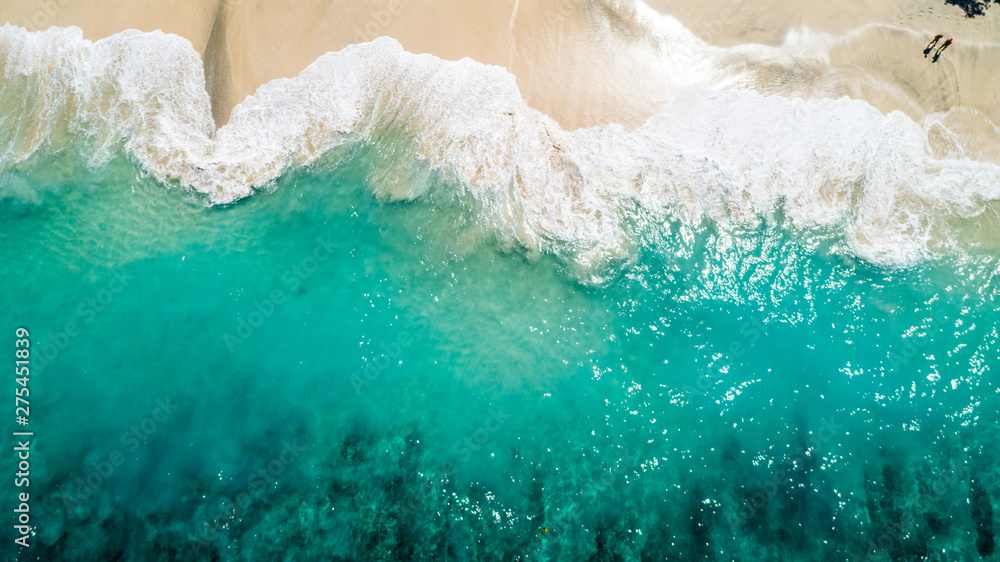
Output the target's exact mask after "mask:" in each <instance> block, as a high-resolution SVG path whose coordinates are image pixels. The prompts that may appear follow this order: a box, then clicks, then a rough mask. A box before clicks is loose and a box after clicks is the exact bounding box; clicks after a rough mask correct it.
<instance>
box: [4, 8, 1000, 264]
mask: <svg viewBox="0 0 1000 562" xmlns="http://www.w3.org/2000/svg"><path fill="white" fill-rule="evenodd" d="M674 23H675V25H676V26H679V24H676V22H674ZM663 29H665V30H666V31H663V33H669V28H668V27H664V28H663ZM680 29H682V30H683V27H680ZM678 33H687V32H686V30H684V31H682V32H678ZM683 39H684V40H683V41H681V42H680V43H682V44H684V45H685V49H687V50H688V51H691V49H695V50H697V49H703V50H704V57H703V58H705V59H706V60H707V59H709V58H710V57H711V56H712V48H710V47H708V46H706V45H704V44H702V43H700V42H692V40H691V37H690V36H689V35H685V36H684V37H683ZM670 44H671V43H670V42H669V41H666V42H665V43H664V45H667V47H669V45H670ZM696 55H697V53H693V54H692V52H687V56H688V57H694V56H696ZM664 56H665V57H666V58H667V60H669V57H670V53H669V48H668V49H667V52H666V53H665V55H664ZM705 76H707V73H704V72H692V73H689V74H688V75H685V76H683V77H682V78H679V79H678V82H677V83H675V84H672V85H670V86H671V87H674V88H677V89H678V91H680V93H679V95H677V96H676V97H675V98H674V99H673V101H671V102H670V103H668V104H667V106H666V107H664V108H663V110H662V111H661V112H660V113H659V114H658V115H656V116H654V117H653V118H652V119H650V120H649V121H648V122H647V123H646V124H645V125H644V126H642V127H640V128H639V129H637V130H635V131H633V132H631V133H626V132H625V131H624V130H623V129H622V128H621V127H619V126H601V127H594V128H590V129H584V130H579V131H575V132H572V133H567V132H565V131H563V130H562V129H560V127H559V126H558V124H557V123H556V122H555V121H554V120H552V119H551V118H549V117H547V116H545V115H543V114H541V113H540V112H538V111H535V110H533V109H531V108H529V107H528V106H527V104H526V103H525V102H524V100H523V99H522V97H521V95H520V92H519V91H518V88H517V85H516V83H515V81H514V77H513V76H512V75H510V74H509V73H507V72H506V71H505V70H503V69H501V68H497V67H490V66H485V65H482V64H479V63H477V62H474V61H471V60H468V59H464V60H461V61H457V62H448V61H443V60H440V59H437V58H435V57H433V56H430V55H413V54H409V53H406V52H405V51H403V49H402V47H401V46H400V45H399V44H398V43H397V42H395V41H394V40H392V39H388V38H381V39H378V40H376V41H374V42H371V43H366V44H363V45H355V46H351V47H348V48H346V49H344V50H343V51H340V52H337V53H330V54H327V55H324V56H323V57H320V58H319V59H318V60H317V61H316V62H315V63H313V64H312V65H311V66H310V67H308V68H307V69H306V70H305V71H303V72H302V73H301V74H300V75H299V76H298V77H296V78H294V79H281V80H275V81H273V82H271V83H268V84H265V85H264V86H262V87H261V88H260V89H259V90H258V91H257V93H256V94H255V95H253V96H251V97H249V98H247V100H246V101H245V102H244V103H242V104H241V105H239V106H237V107H236V108H235V109H234V110H233V112H232V116H231V119H230V122H229V123H228V124H227V125H225V126H224V127H221V128H220V129H218V131H215V130H214V129H215V127H214V124H213V122H212V117H211V109H210V101H209V98H208V95H207V94H206V91H205V84H204V75H203V69H202V65H201V60H200V58H199V56H198V55H197V53H196V52H195V51H194V50H193V49H192V47H191V45H190V43H188V42H187V41H186V40H184V39H182V38H180V37H177V36H173V35H167V34H163V33H159V32H157V33H139V32H135V31H130V32H125V33H121V34H118V35H115V36H113V37H110V38H108V39H104V40H101V41H97V42H90V41H87V40H84V39H83V38H82V34H81V32H80V30H79V29H76V28H70V29H50V30H48V31H45V32H41V33H29V32H27V31H25V30H23V29H20V28H16V27H10V26H8V27H4V28H2V29H0V77H2V80H3V88H2V90H0V108H3V112H2V115H0V131H3V133H2V136H0V141H2V143H3V144H2V145H0V151H2V153H0V171H2V170H3V169H5V168H8V167H10V166H12V165H15V164H16V163H18V162H20V161H23V160H25V159H26V158H28V157H29V156H30V155H31V154H32V153H33V152H35V151H36V150H38V149H39V148H40V147H42V146H44V145H45V144H46V143H47V144H48V145H50V146H51V147H52V148H55V149H59V148H63V147H66V146H69V145H71V144H73V143H76V144H77V145H79V144H81V143H82V146H83V147H84V152H85V155H86V157H87V158H88V159H89V162H90V163H91V164H92V165H101V164H102V163H103V162H105V161H106V160H107V159H108V158H109V157H110V155H111V154H113V151H114V150H116V149H117V148H119V147H122V146H123V147H124V149H125V150H126V151H127V153H128V154H129V155H130V156H131V157H132V158H134V159H135V160H136V161H138V162H139V163H140V164H141V165H142V166H143V167H144V168H145V169H146V170H148V171H149V172H150V173H152V174H153V175H155V176H156V177H157V178H158V179H159V180H161V181H164V182H171V181H176V182H179V183H180V184H182V185H184V186H187V187H189V188H191V189H193V190H196V191H197V192H199V193H202V194H204V195H205V196H206V198H207V199H208V201H210V202H211V203H215V204H224V203H230V202H233V201H236V200H238V199H240V198H243V197H246V196H248V195H250V194H251V193H252V192H253V191H254V190H255V189H257V188H260V187H262V186H264V185H266V184H268V183H269V182H271V181H273V180H274V179H275V178H277V177H278V176H279V175H281V174H282V173H283V172H284V171H286V170H287V169H288V168H289V167H290V166H303V165H308V164H309V163H311V162H313V161H315V160H316V159H317V158H319V157H321V156H322V155H324V154H326V153H328V152H329V151H330V150H331V149H333V148H335V147H337V146H339V145H343V144H346V143H351V142H357V141H362V140H369V141H373V142H376V143H377V142H379V138H380V136H382V135H385V134H386V131H388V130H393V131H395V132H396V133H397V134H398V133H400V132H401V133H402V134H404V135H405V136H407V137H409V138H411V139H412V141H413V144H414V146H415V147H416V152H417V154H416V156H417V158H418V159H419V160H420V161H421V163H422V165H423V166H425V167H429V168H434V169H437V170H440V171H441V172H442V174H443V175H444V177H446V178H448V179H449V180H451V181H450V182H449V183H450V184H454V185H456V186H458V188H459V189H461V190H464V191H465V192H467V194H468V195H470V196H472V197H474V198H475V200H476V201H478V202H479V205H480V209H481V211H480V212H481V219H482V220H483V221H484V223H485V224H487V225H488V228H490V229H491V230H492V231H493V232H495V233H496V235H497V236H499V237H500V238H501V239H505V240H507V241H509V242H513V243H517V244H520V245H522V246H524V247H526V248H528V249H529V250H532V251H536V252H537V251H541V252H553V253H557V254H559V255H561V256H563V257H564V258H566V260H567V262H568V263H570V264H571V265H572V266H573V267H576V268H579V271H580V274H581V275H582V276H583V277H584V278H588V277H592V276H596V275H599V274H600V272H601V271H603V269H604V268H605V267H606V266H607V264H609V263H615V262H616V261H618V260H621V259H628V258H629V256H630V255H631V253H632V252H633V251H634V250H633V249H632V248H633V247H634V245H635V234H634V233H631V232H628V231H627V227H626V226H625V221H624V215H625V210H626V209H629V208H633V207H635V206H636V205H638V206H639V207H640V208H642V209H644V210H645V211H646V212H648V213H650V214H651V215H652V216H654V217H661V218H666V217H671V218H674V219H679V220H683V221H686V222H689V223H698V222H700V221H702V220H704V219H706V218H707V219H710V220H713V221H716V222H718V223H721V224H732V223H737V224H743V223H747V222H753V221H757V220H759V219H760V217H761V216H764V215H768V214H769V213H771V212H772V211H773V210H774V209H775V208H776V207H777V206H781V208H782V209H783V212H784V214H785V215H786V216H788V217H790V219H791V220H792V221H793V222H794V223H795V224H797V225H800V226H802V227H805V228H810V227H825V228H830V229H841V230H842V232H843V237H844V240H845V241H846V243H847V244H848V245H849V247H850V248H851V249H852V250H853V251H854V252H855V253H856V254H857V255H859V256H861V257H864V258H866V259H869V260H873V261H876V262H879V263H886V264H909V263H913V262H915V261H918V260H921V259H924V258H926V257H927V256H929V255H931V254H933V252H935V251H938V250H941V249H945V248H948V247H950V246H952V245H954V244H955V243H956V240H955V235H954V234H953V230H954V228H953V226H952V223H951V222H950V221H952V220H955V219H965V218H968V217H975V216H976V215H978V214H980V213H982V212H983V209H984V207H985V205H986V203H987V202H990V201H996V200H997V199H1000V167H997V166H995V165H992V164H988V163H981V162H976V161H972V160H968V159H954V158H952V159H940V158H935V157H934V155H933V152H932V150H931V147H930V145H929V143H928V133H927V131H925V129H924V128H923V127H921V126H919V125H917V124H916V123H914V122H913V121H912V120H910V119H909V118H907V117H906V116H905V115H903V114H902V113H899V112H892V113H890V114H888V115H883V114H882V113H880V112H879V111H877V110H876V109H875V108H873V107H872V106H870V105H868V104H867V103H865V102H863V101H856V100H850V99H847V98H842V99H839V100H832V99H814V100H810V101H803V100H797V99H787V98H783V97H777V96H769V97H764V96H761V95H758V94H756V93H754V92H737V91H730V92H720V91H713V90H711V89H708V88H706V87H704V86H691V87H687V88H683V86H685V82H691V81H695V80H697V79H698V78H699V77H705ZM716 78H718V77H716ZM21 100H25V101H27V103H23V102H22V101H21ZM12 108H17V109H16V110H15V109H12ZM935 126H940V123H937V124H936V125H935ZM383 179H384V178H383ZM384 180H385V179H384ZM373 188H374V189H377V190H379V192H380V194H381V195H383V196H385V197H388V198H397V199H405V198H413V197H418V196H419V195H420V193H421V192H422V190H423V189H425V188H426V186H425V185H423V184H422V182H419V181H417V182H414V181H389V180H385V181H384V183H380V184H379V185H374V186H373ZM958 242H960V241H958Z"/></svg>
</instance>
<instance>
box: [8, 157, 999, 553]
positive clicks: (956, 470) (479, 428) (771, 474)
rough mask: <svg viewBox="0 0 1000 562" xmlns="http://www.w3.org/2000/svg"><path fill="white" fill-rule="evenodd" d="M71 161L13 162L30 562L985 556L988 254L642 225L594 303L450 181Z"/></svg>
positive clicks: (991, 410)
mask: <svg viewBox="0 0 1000 562" xmlns="http://www.w3.org/2000/svg"><path fill="white" fill-rule="evenodd" d="M68 154H69V151H65V152H60V153H57V154H53V153H51V152H45V151H40V152H38V153H37V154H36V155H35V156H34V157H33V158H32V159H31V160H29V161H28V162H26V163H24V164H21V165H19V166H16V167H14V168H11V169H9V170H7V171H6V172H3V174H2V175H0V224H2V228H0V232H2V238H0V240H2V243H0V253H2V254H0V258H2V259H0V268H2V270H3V273H2V279H3V280H4V290H3V291H2V292H0V330H2V332H3V333H4V334H7V337H6V339H5V341H6V342H7V344H6V349H7V353H9V354H10V355H13V353H14V351H13V350H14V347H13V341H14V336H13V334H14V331H15V329H16V328H17V327H25V328H27V329H29V330H30V332H31V342H32V346H33V348H32V349H33V350H34V352H35V355H34V359H33V370H34V374H33V375H32V377H31V383H30V384H31V387H30V388H31V404H32V410H31V422H30V423H31V429H32V430H33V431H34V433H35V437H34V438H33V439H34V440H33V443H32V447H33V451H32V461H31V488H30V489H31V497H32V505H31V510H32V511H31V513H32V524H33V525H36V527H35V529H34V534H33V536H32V538H31V541H32V546H31V547H30V548H29V549H21V548H19V547H17V546H14V545H13V542H12V541H13V538H14V537H15V536H16V535H14V533H13V531H11V530H10V528H9V527H8V531H7V533H8V535H7V539H5V542H4V545H3V550H4V551H5V552H6V553H7V556H8V557H9V558H11V559H21V560H29V559H38V560H114V559H122V560H157V559H201V560H210V559H213V560H309V559H317V560H319V559H323V560H330V559H333V560H351V559H370V560H387V559H396V560H404V559H424V560H447V559H483V560H501V559H502V560H529V559H530V560H586V559H592V560H842V559H871V560H910V559H932V560H967V559H979V556H980V554H981V553H982V554H990V553H992V552H993V540H994V539H993V513H992V511H993V510H992V507H991V506H992V504H993V502H995V501H997V499H998V498H1000V495H998V494H1000V491H998V486H1000V480H998V476H1000V473H998V472H997V459H996V453H995V451H996V450H997V446H998V445H1000V434H998V431H997V427H998V426H997V425H996V424H997V411H998V406H1000V404H998V402H1000V395H998V392H1000V388H998V387H997V384H996V380H995V374H996V369H997V365H998V363H997V354H998V347H1000V336H998V332H997V325H998V321H1000V312H998V310H997V298H998V295H1000V275H998V256H997V255H995V254H963V255H952V256H945V257H943V258H941V259H939V260H937V261H933V262H926V263H924V264H923V265H920V266H918V267H915V268H911V269H892V268H885V267H879V266H875V265H872V264H869V263H867V262H865V261H862V260H859V259H857V258H855V257H853V256H852V255H851V254H850V253H849V252H848V251H847V250H846V249H845V247H844V245H843V243H842V242H841V241H840V240H839V236H838V235H837V234H834V233H831V232H826V231H822V230H802V229H798V228H795V227H793V226H792V225H791V224H789V223H788V221H786V220H785V219H784V218H783V217H782V215H781V212H780V209H779V210H777V212H776V214H775V216H773V217H772V218H770V219H768V220H766V221H761V222H760V224H757V225H753V226H750V227H746V228H741V229H734V228H729V229H728V230H727V229H722V228H721V227H718V226H716V225H714V224H713V223H711V222H705V223H703V224H701V225H700V226H698V227H696V228H695V227H690V226H684V225H683V224H681V223H673V222H669V221H668V222H665V223H661V222H658V221H654V220H651V219H650V218H649V217H646V216H643V215H642V214H641V213H639V212H636V213H635V215H634V217H633V219H632V220H633V222H634V224H633V225H632V228H633V231H634V232H635V233H638V234H637V240H639V245H640V249H639V251H638V258H637V259H636V260H635V262H634V263H630V264H625V265H618V266H615V269H613V270H612V271H610V272H609V278H610V280H609V281H608V282H607V283H606V284H603V285H598V286H595V285H587V284H581V283H579V282H577V281H576V280H575V279H576V278H577V277H576V275H575V274H574V272H573V270H572V267H571V266H569V265H567V263H566V262H564V261H562V260H560V259H559V258H557V257H553V256H551V255H548V254H543V255H531V254H526V253H525V252H523V251H521V250H519V249H517V248H510V247H506V246H505V245H504V244H503V243H501V242H499V241H497V240H495V239H494V237H493V236H492V235H491V234H490V230H488V229H486V228H483V227H481V226H479V225H478V224H477V220H476V217H477V216H478V215H477V213H476V210H475V203H474V202H472V201H469V200H465V199H463V198H462V197H461V196H457V195H454V193H456V191H455V190H451V189H445V188H443V187H442V186H444V185H445V183H446V180H445V179H443V178H439V177H436V176H434V175H433V174H432V175H431V177H430V179H429V181H430V185H431V187H430V190H429V192H428V193H426V194H425V195H423V196H421V197H420V198H418V199H416V200H413V201H388V200H379V199H378V198H376V197H375V196H373V195H372V193H373V192H374V191H376V190H377V187H378V186H377V182H378V178H380V177H382V176H381V175H380V174H381V173H382V172H381V171H380V169H379V165H378V163H379V162H380V158H381V157H382V156H384V155H383V154H382V153H381V152H380V149H379V147H378V146H359V147H354V148H352V149H351V152H350V153H349V154H346V156H345V155H343V154H342V155H340V156H338V159H336V160H335V159H333V158H329V159H326V160H324V161H321V162H320V163H319V164H316V165H314V166H312V167H310V168H308V169H299V170H295V171H292V172H289V173H287V174H285V175H284V176H282V177H281V178H280V179H279V180H278V181H277V182H276V184H275V185H274V186H272V187H273V189H272V190H271V191H269V192H264V193H258V194H256V195H254V196H253V197H250V198H248V199H245V200H243V201H241V202H239V203H236V204H233V205H228V206H223V207H210V206H206V205H205V204H204V201H203V200H201V199H200V198H199V197H197V196H194V195H192V194H191V193H189V192H187V191H185V190H183V189H180V188H177V187H173V188H171V187H170V186H164V185H161V184H159V183H157V182H156V181H154V180H152V179H150V178H147V177H145V176H144V174H143V173H142V172H141V170H140V169H139V168H138V167H136V166H135V165H133V164H131V163H130V162H129V161H127V160H126V159H125V158H124V157H118V158H116V159H113V160H112V161H111V162H110V163H108V164H106V165H104V166H102V167H100V168H99V169H87V168H85V167H84V166H83V165H82V164H80V163H79V162H77V161H76V160H75V159H74V157H73V156H70V155H68ZM340 157H343V160H341V159H339V158H340ZM12 385H13V383H8V385H7V388H8V391H10V392H13V386H12ZM5 412H7V415H8V417H9V418H13V408H12V407H10V405H9V406H8V408H7V409H6V410H5ZM10 427H12V428H13V427H15V426H14V424H13V421H11V422H10ZM12 440H13V438H12V437H10V436H8V437H5V441H4V448H5V450H7V451H10V450H11V449H10V447H11V446H12V445H13V443H12ZM15 462H16V459H15V458H14V455H12V454H10V453H8V454H7V455H5V457H4V460H3V463H0V465H2V469H3V470H4V471H6V473H7V474H8V475H13V473H14V472H15V471H16V468H15ZM3 482H4V484H3V487H2V490H3V492H2V493H3V495H2V497H3V498H4V505H5V506H9V508H11V509H12V508H13V505H14V503H13V501H14V498H15V495H16V494H15V489H14V487H13V486H12V478H10V477H8V476H5V477H4V478H3ZM5 509H7V508H5ZM922 557H924V558H922Z"/></svg>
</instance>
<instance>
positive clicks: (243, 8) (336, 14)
mask: <svg viewBox="0 0 1000 562" xmlns="http://www.w3.org/2000/svg"><path fill="white" fill-rule="evenodd" d="M650 6H651V7H652V8H654V9H655V10H657V11H659V12H660V13H662V14H669V15H671V16H673V17H676V18H677V19H678V20H679V21H680V22H681V23H682V24H684V26H686V27H687V28H688V29H690V30H691V32H693V33H694V35H696V36H697V37H698V38H699V39H696V38H694V36H691V37H690V39H689V40H688V39H685V38H684V34H683V33H681V34H679V35H678V34H676V33H675V34H671V33H662V32H661V31H658V28H657V26H658V25H662V24H663V22H662V21H660V22H657V20H658V19H659V18H658V16H656V14H653V13H652V12H651V11H648V10H644V9H643V8H644V7H638V8H637V7H635V6H634V5H632V4H630V3H627V2H622V1H617V2H616V1H613V0H577V1H574V0H534V1H531V0H502V1H498V0H474V1H470V2H460V3H458V2H446V1H443V0H420V1H415V2H403V1H402V0H372V1H357V0H355V1H341V2H336V3H331V2H329V1H321V0H295V1H293V2H279V1H277V0H215V1H207V0H200V1H198V0H181V1H180V2H175V3H172V4H171V6H170V7H169V8H168V7H165V6H164V5H162V4H161V3H158V2H153V1H151V0H141V1H134V0H133V1H128V2H125V1H123V0H89V1H80V0H78V1H72V0H54V1H53V2H52V4H51V5H50V6H49V7H48V8H44V9H43V8H40V7H39V5H37V4H17V5H15V4H13V3H7V4H4V5H0V21H7V22H11V23H13V24H15V25H21V26H25V27H33V28H35V29H38V28H45V27H48V26H49V25H58V26H70V25H75V26H78V27H80V28H82V29H83V32H84V36H85V37H87V38H88V39H92V40H96V39H99V38H102V37H106V36H108V35H110V34H113V33H115V32H118V31H121V30H124V29H129V28H136V29H140V30H143V31H152V30H155V29H161V30H163V31H165V32H168V33H176V34H179V35H182V36H184V37H186V38H187V39H189V40H190V41H191V43H192V45H193V46H194V48H195V49H196V50H197V51H198V52H199V53H200V54H201V55H202V57H203V59H204V62H205V72H206V82H207V87H208V89H209V93H210V95H211V98H212V103H213V116H214V117H215V121H216V124H217V125H218V126H221V125H222V124H224V123H226V122H227V121H228V119H229V115H230V112H231V111H232V109H233V107H234V106H235V105H237V104H238V103H240V102H241V101H242V100H243V99H245V98H246V96H248V95H250V94H252V93H253V92H254V91H255V90H256V89H257V87H259V86H260V85H261V84H264V83H266V82H269V81H271V80H274V79H276V78H282V77H292V76H295V75H297V74H298V73H299V72H300V71H301V70H302V69H304V68H305V67H306V66H308V65H309V64H310V63H312V62H313V61H314V60H315V59H316V58H317V57H319V56H321V55H323V54H325V53H327V52H329V51H336V50H340V49H342V48H344V47H345V46H347V45H350V44H352V43H359V42H364V41H368V40H371V39H373V38H375V37H377V36H381V35H388V36H391V37H393V38H395V39H397V40H398V41H399V42H400V43H402V45H403V47H404V48H405V49H406V50H408V51H411V52H414V53H430V54H433V55H435V56H438V57H440V58H444V59H448V60H457V59H460V58H463V57H470V58H472V59H474V60H477V61H480V62H483V63H486V64H494V65H499V66H504V67H506V68H507V69H508V70H509V71H510V72H511V73H513V74H514V75H515V77H516V78H517V82H518V86H519V87H520V89H521V91H522V94H523V95H524V97H525V99H526V100H527V101H528V103H529V104H530V105H531V106H533V107H535V108H537V109H539V110H541V111H543V112H544V113H546V114H548V115H550V116H552V117H554V118H555V119H556V120H557V121H558V122H559V123H560V124H561V125H562V126H563V127H564V128H566V129H575V128H579V127H586V126H592V125H596V124H600V123H612V122H614V123H620V124H622V125H623V126H624V127H625V128H626V129H632V128H635V127H637V126H639V125H641V124H642V123H643V122H645V121H646V119H648V117H649V116H651V115H653V114H655V113H656V112H657V111H658V110H659V109H660V107H662V105H663V103H665V102H666V101H667V100H669V99H671V98H672V97H673V96H674V95H676V93H677V91H678V90H679V89H680V88H681V87H683V86H685V85H686V84H687V83H691V82H698V81H704V82H707V83H709V85H711V86H713V87H725V88H735V89H754V90H756V91H759V92H761V93H764V94H780V95H788V96H798V97H839V96H843V95H848V96H850V97H855V98H860V99H865V100H866V101H869V102H870V103H872V104H873V105H875V106H876V107H878V108H879V109H880V110H882V111H884V112H888V111H891V110H894V109H899V110H902V111H904V112H906V113H907V114H908V115H909V116H910V117H911V118H913V119H915V120H917V121H918V122H922V120H926V119H929V118H932V119H940V120H942V122H947V123H950V124H951V125H953V126H954V127H957V128H961V129H962V130H964V131H968V132H969V133H968V134H970V135H984V134H992V133H993V132H994V130H995V129H994V127H993V123H996V122H1000V103H998V101H1000V94H998V91H1000V80H997V79H996V78H995V76H996V73H995V72H993V71H992V68H991V65H990V61H994V60H997V56H998V55H1000V50H998V47H997V46H996V45H993V44H990V43H989V38H990V37H1000V9H993V10H988V11H987V15H986V16H984V17H979V18H974V19H969V18H966V17H965V15H964V13H963V12H962V11H961V10H960V9H959V8H957V7H954V6H946V5H944V4H943V3H941V2H939V1H938V0H917V1H906V2H903V1H888V0H882V1H877V2H874V3H872V2H862V1H861V0H838V1H836V2H829V3H807V4H803V3H798V2H789V1H787V0H759V1H750V0H735V1H734V0H714V1H709V2H699V3H693V2H687V1H686V0H651V2H650ZM647 12H650V13H647ZM872 24H878V25H872ZM668 26H669V24H668ZM866 26H867V27H866ZM938 31H940V32H942V33H948V34H953V35H955V36H957V38H958V40H957V41H956V43H955V45H953V46H952V47H951V48H950V49H949V50H948V51H947V52H946V54H945V56H943V57H942V59H941V60H940V61H939V62H938V63H937V64H933V63H931V62H930V61H929V59H926V58H924V57H923V56H922V54H921V51H922V49H923V46H924V45H925V44H926V42H927V40H928V39H929V38H930V37H931V36H932V35H933V34H934V32H938ZM678 37H680V39H679V38H678ZM702 41H704V42H705V43H704V44H702V43H701V42H702ZM713 46H718V47H735V48H729V49H721V48H718V49H716V48H714V47H713ZM691 49H695V51H691ZM699 49H700V50H699ZM691 52H711V53H712V56H711V57H710V58H711V59H712V60H711V62H706V61H701V62H699V61H694V60H692V57H693V56H695V55H691ZM684 55H687V56H686V57H685V56H684ZM702 63H704V64H705V65H707V66H708V67H710V68H691V67H698V66H699V64H702ZM685 73H690V76H687V75H686V74H685ZM734 76H736V78H733V77H734ZM958 107H961V108H962V109H960V110H955V108H958ZM953 110H954V111H953ZM948 112H951V114H948ZM959 114H960V115H959ZM966 144H969V143H966ZM990 144H992V143H990ZM946 148H947V147H945V148H942V150H945V149H946ZM989 150H992V149H989ZM989 150H988V151H987V152H989Z"/></svg>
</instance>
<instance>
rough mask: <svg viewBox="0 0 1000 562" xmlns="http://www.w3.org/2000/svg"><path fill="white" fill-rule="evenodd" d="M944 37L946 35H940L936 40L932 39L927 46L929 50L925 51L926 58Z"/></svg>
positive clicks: (936, 36)
mask: <svg viewBox="0 0 1000 562" xmlns="http://www.w3.org/2000/svg"><path fill="white" fill-rule="evenodd" d="M942 37H944V35H941V34H940V33H938V34H937V35H935V36H934V39H931V42H930V43H928V44H927V48H926V49H924V56H927V53H929V52H931V49H933V48H934V45H937V42H938V41H940V40H941V38H942Z"/></svg>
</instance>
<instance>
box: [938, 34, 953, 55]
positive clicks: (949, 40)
mask: <svg viewBox="0 0 1000 562" xmlns="http://www.w3.org/2000/svg"><path fill="white" fill-rule="evenodd" d="M952 41H954V39H948V40H947V41H945V42H944V43H943V44H942V45H941V46H940V47H938V50H937V52H936V53H934V58H938V57H940V56H941V53H943V52H944V50H945V49H947V48H948V45H951V42H952Z"/></svg>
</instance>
